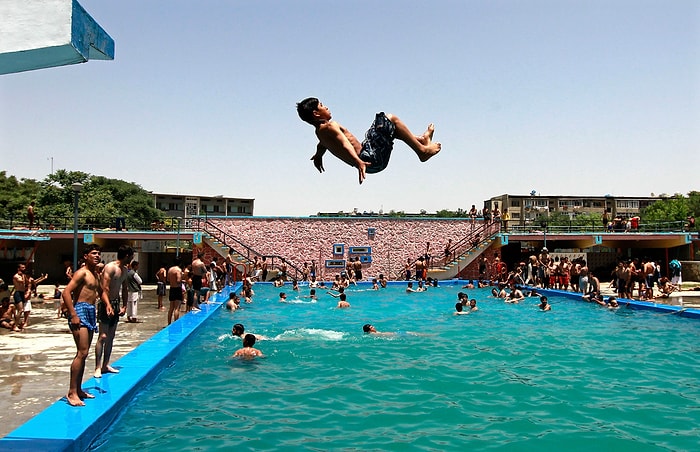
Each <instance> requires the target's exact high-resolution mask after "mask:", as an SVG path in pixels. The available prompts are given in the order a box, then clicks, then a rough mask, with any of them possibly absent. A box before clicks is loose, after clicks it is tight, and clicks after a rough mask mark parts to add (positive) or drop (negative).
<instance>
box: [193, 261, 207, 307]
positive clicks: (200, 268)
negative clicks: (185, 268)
mask: <svg viewBox="0 0 700 452" xmlns="http://www.w3.org/2000/svg"><path fill="white" fill-rule="evenodd" d="M203 257H204V253H197V258H196V259H195V260H193V261H192V289H194V304H193V305H192V309H196V310H199V309H200V308H199V303H200V301H201V300H202V277H204V276H205V275H206V274H207V266H206V265H204V261H202V258H203Z"/></svg>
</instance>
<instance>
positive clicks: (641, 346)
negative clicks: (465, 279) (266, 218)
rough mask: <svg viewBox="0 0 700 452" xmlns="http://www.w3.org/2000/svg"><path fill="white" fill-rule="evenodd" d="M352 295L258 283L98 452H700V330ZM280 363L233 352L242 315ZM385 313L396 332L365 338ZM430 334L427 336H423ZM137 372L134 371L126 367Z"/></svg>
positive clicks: (566, 307) (632, 319) (137, 402)
mask: <svg viewBox="0 0 700 452" xmlns="http://www.w3.org/2000/svg"><path fill="white" fill-rule="evenodd" d="M367 289H368V288H367V287H358V288H351V289H349V291H348V301H349V302H350V303H351V304H352V307H351V308H349V309H343V310H341V309H336V308H335V306H336V303H337V300H336V299H335V298H332V297H330V296H329V295H325V294H323V293H322V294H321V296H320V299H319V300H318V302H316V303H310V302H309V300H308V299H306V298H302V296H303V295H306V294H307V293H308V289H306V288H302V290H301V292H300V294H299V296H297V294H296V293H295V292H293V291H292V290H291V288H290V287H285V288H284V289H283V290H284V291H285V292H286V293H287V294H288V295H289V298H288V300H290V301H291V302H290V303H279V301H278V294H279V292H280V289H276V288H273V287H271V286H262V285H256V286H255V290H256V292H257V294H256V296H255V298H254V300H255V301H254V303H253V304H251V305H245V306H244V309H243V310H240V311H238V312H236V313H230V312H226V311H225V310H221V312H220V313H219V315H215V317H214V318H213V319H211V320H210V321H209V322H207V323H206V324H205V325H204V326H203V327H202V328H201V329H200V331H198V332H197V333H196V334H195V335H194V337H193V338H192V340H191V341H190V342H187V343H186V344H185V346H184V347H183V349H182V351H181V352H180V354H179V355H178V356H177V358H176V360H175V362H173V363H172V365H171V366H170V367H169V368H168V369H166V370H165V371H164V372H163V373H162V374H160V375H159V377H158V378H156V380H155V381H154V382H153V383H152V384H151V385H149V386H148V387H147V388H146V389H145V390H144V391H142V392H141V393H139V394H138V395H137V396H136V397H135V399H134V400H133V401H132V402H131V403H130V404H129V406H128V408H127V409H126V410H125V411H124V413H123V414H122V415H121V417H120V419H119V420H118V421H117V422H115V423H114V425H113V426H111V427H110V428H109V430H108V431H106V432H105V433H104V434H103V435H102V436H101V437H100V438H99V439H98V440H97V441H96V443H95V445H94V449H95V450H105V451H106V450H109V451H115V450H116V451H120V450H135V449H139V450H156V449H157V450H174V449H184V450H197V449H198V450H239V449H242V450H405V449H412V450H457V449H460V450H462V449H465V448H476V449H511V450H592V449H598V450H634V451H643V450H698V448H699V447H700V439H699V438H700V428H699V427H698V426H699V425H700V373H699V372H698V369H700V342H699V339H700V324H699V323H698V322H695V321H690V320H687V319H682V318H678V317H676V316H673V315H660V314H655V313H651V312H644V311H632V310H626V309H621V310H619V311H616V312H615V311H608V310H607V309H603V308H600V307H598V306H592V305H590V304H585V303H582V302H576V301H572V300H568V299H564V298H556V297H554V298H551V299H550V302H551V303H552V307H553V310H552V311H551V312H546V313H543V312H539V311H538V309H537V306H536V305H537V301H536V299H534V298H532V299H529V300H527V301H526V302H524V303H522V304H519V305H510V304H505V303H503V302H502V301H499V300H494V299H491V298H490V297H489V292H488V291H487V290H486V289H482V290H468V291H466V292H468V293H469V295H470V297H471V298H476V299H477V300H478V301H479V307H480V310H479V311H478V312H476V313H472V314H470V315H464V316H455V315H453V312H454V303H455V301H456V294H457V292H459V291H460V290H462V289H461V287H460V286H458V285H447V284H444V285H443V286H442V287H439V288H433V289H430V291H428V292H426V293H414V294H406V293H405V292H404V288H403V286H393V287H389V288H388V289H384V290H381V291H371V290H367ZM237 322H240V323H243V324H244V325H245V326H246V330H247V331H249V332H254V333H256V334H261V335H265V336H266V337H267V338H268V339H267V340H263V341H260V342H258V343H257V344H256V347H257V348H259V349H260V350H262V351H263V352H264V353H265V355H266V357H265V358H263V359H258V360H255V361H247V362H245V361H237V360H232V359H231V358H230V356H231V355H232V354H233V352H234V351H235V350H236V349H237V348H239V347H240V340H238V339H234V338H233V337H232V336H231V335H230V330H231V326H232V325H233V324H234V323H237ZM365 323H372V324H373V325H374V326H375V327H376V328H377V329H378V330H379V331H385V332H396V333H397V334H396V335H394V336H387V337H376V336H369V335H365V334H363V333H362V325H363V324H365ZM412 333H417V334H412ZM124 371H128V370H127V369H125V370H124Z"/></svg>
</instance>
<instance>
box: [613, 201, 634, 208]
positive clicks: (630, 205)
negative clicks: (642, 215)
mask: <svg viewBox="0 0 700 452" xmlns="http://www.w3.org/2000/svg"><path fill="white" fill-rule="evenodd" d="M616 206H617V208H618V209H639V201H637V200H634V201H633V200H618V201H617V203H616Z"/></svg>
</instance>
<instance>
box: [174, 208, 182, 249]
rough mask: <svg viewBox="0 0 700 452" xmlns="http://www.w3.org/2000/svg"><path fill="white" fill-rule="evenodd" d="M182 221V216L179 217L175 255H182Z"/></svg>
mask: <svg viewBox="0 0 700 452" xmlns="http://www.w3.org/2000/svg"><path fill="white" fill-rule="evenodd" d="M180 221H182V217H177V248H176V249H175V257H176V258H179V257H180Z"/></svg>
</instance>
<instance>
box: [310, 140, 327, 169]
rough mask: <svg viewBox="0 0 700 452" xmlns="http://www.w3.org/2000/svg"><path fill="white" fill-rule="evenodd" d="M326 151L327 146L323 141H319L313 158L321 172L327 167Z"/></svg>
mask: <svg viewBox="0 0 700 452" xmlns="http://www.w3.org/2000/svg"><path fill="white" fill-rule="evenodd" d="M325 153H326V147H325V146H324V145H322V144H321V143H318V144H317V145H316V153H315V154H314V155H313V157H311V160H313V161H314V166H315V167H316V169H317V170H318V172H319V173H322V172H324V171H325V170H326V169H325V168H324V167H323V154H325Z"/></svg>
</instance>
